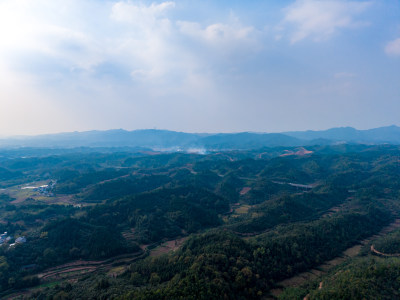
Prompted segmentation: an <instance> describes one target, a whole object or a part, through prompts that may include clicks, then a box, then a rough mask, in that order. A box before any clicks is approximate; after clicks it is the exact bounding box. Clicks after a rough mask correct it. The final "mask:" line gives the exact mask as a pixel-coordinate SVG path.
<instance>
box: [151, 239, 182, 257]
mask: <svg viewBox="0 0 400 300" xmlns="http://www.w3.org/2000/svg"><path fill="white" fill-rule="evenodd" d="M187 238H188V237H183V238H180V239H176V240H171V241H167V242H165V243H163V244H161V245H160V246H158V247H157V248H155V249H154V250H152V251H151V252H150V256H160V255H162V254H165V253H168V252H170V251H176V250H178V249H179V247H180V246H182V244H183V243H184V242H185V241H186V240H187Z"/></svg>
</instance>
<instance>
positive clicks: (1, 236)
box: [0, 231, 12, 246]
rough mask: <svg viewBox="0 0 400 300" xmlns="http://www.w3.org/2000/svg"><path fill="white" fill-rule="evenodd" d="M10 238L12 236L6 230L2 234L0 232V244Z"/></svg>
mask: <svg viewBox="0 0 400 300" xmlns="http://www.w3.org/2000/svg"><path fill="white" fill-rule="evenodd" d="M11 239H12V237H11V236H9V235H8V234H7V231H6V232H4V233H3V234H0V246H1V245H3V244H4V243H8V242H9V241H10V240H11Z"/></svg>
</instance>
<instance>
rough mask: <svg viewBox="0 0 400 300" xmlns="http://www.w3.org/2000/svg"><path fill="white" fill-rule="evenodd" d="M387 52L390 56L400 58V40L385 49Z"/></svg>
mask: <svg viewBox="0 0 400 300" xmlns="http://www.w3.org/2000/svg"><path fill="white" fill-rule="evenodd" d="M385 52H386V53H387V54H389V55H394V56H400V38H398V39H395V40H394V41H391V42H389V43H388V44H387V45H386V47H385Z"/></svg>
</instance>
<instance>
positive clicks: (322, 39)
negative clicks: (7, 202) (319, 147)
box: [0, 0, 400, 137]
mask: <svg viewBox="0 0 400 300" xmlns="http://www.w3.org/2000/svg"><path fill="white" fill-rule="evenodd" d="M0 25H1V26H0V97H1V98H0V99H1V100H0V137H4V136H16V135H38V134H52V133H60V132H73V131H89V130H108V129H113V128H124V129H126V130H135V129H139V128H150V129H154V128H157V129H166V130H173V131H181V132H198V133H202V132H207V133H217V132H244V131H251V132H271V133H273V132H285V131H303V130H325V129H329V128H333V127H346V126H350V127H354V128H357V129H370V128H377V127H383V126H390V125H392V124H394V125H397V126H399V125H400V121H399V118H398V112H399V111H400V101H399V100H400V85H399V82H400V4H399V2H398V1H394V0H389V1H376V0H371V1H347V0H327V1H318V0H290V1H289V0H284V1H273V2H272V1H268V2H267V1H261V0H256V1H252V2H251V3H250V2H243V1H218V2H215V1H210V0H206V1H192V0H181V1H179V0H177V1H145V0H144V1H115V0H110V1H103V0H102V1H94V0H83V1H82V0H79V1H78V0H71V1H64V0H58V1H50V0H38V1H28V0H4V1H1V3H0Z"/></svg>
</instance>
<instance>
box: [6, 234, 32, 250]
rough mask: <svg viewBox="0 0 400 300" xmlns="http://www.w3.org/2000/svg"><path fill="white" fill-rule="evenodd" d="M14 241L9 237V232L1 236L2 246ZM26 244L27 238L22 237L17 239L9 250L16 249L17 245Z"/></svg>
mask: <svg viewBox="0 0 400 300" xmlns="http://www.w3.org/2000/svg"><path fill="white" fill-rule="evenodd" d="M11 240H12V236H10V235H8V233H7V232H4V233H3V234H0V246H2V245H3V244H8V243H9V242H10V241H11ZM23 243H26V237H24V236H20V237H17V238H16V239H15V241H14V243H12V244H10V245H9V248H12V247H15V245H18V244H23Z"/></svg>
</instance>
